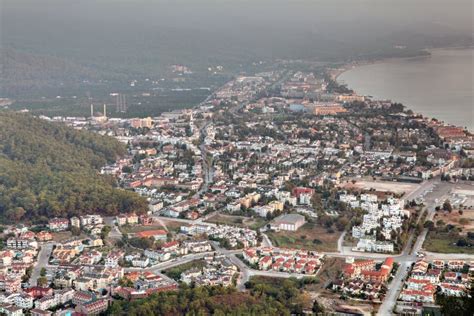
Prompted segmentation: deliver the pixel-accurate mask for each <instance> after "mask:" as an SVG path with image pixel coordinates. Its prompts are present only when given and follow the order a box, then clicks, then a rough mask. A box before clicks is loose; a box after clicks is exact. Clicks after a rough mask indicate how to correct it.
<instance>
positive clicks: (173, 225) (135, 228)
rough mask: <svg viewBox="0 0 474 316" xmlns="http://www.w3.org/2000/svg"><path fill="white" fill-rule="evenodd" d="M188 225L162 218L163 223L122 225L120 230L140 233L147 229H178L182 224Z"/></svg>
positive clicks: (125, 232)
mask: <svg viewBox="0 0 474 316" xmlns="http://www.w3.org/2000/svg"><path fill="white" fill-rule="evenodd" d="M183 225H186V224H183V223H181V222H176V221H172V220H161V223H156V224H154V225H148V226H144V225H131V226H130V225H125V226H122V227H120V231H121V232H122V233H123V234H133V233H139V232H143V231H146V230H155V229H163V230H167V231H178V230H179V229H180V227H181V226H183Z"/></svg>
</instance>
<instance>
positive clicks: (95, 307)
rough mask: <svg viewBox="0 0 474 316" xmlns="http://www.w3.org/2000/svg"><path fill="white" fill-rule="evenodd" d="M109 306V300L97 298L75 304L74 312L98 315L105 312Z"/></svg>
mask: <svg viewBox="0 0 474 316" xmlns="http://www.w3.org/2000/svg"><path fill="white" fill-rule="evenodd" d="M108 307H109V302H108V300H106V299H99V300H95V301H92V302H88V303H83V304H79V305H77V306H76V312H78V313H82V314H84V315H99V314H100V313H102V312H105V311H106V310H107V308H108Z"/></svg>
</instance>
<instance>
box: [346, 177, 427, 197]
mask: <svg viewBox="0 0 474 316" xmlns="http://www.w3.org/2000/svg"><path fill="white" fill-rule="evenodd" d="M354 180H355V181H356V182H355V183H352V182H351V181H349V182H347V183H344V184H341V187H343V188H346V189H351V188H353V189H359V190H361V189H362V190H370V189H375V190H376V191H383V192H393V193H397V194H401V193H405V194H408V193H410V192H412V191H413V190H415V189H416V188H417V187H418V186H419V184H415V183H404V182H394V181H373V180H362V179H354Z"/></svg>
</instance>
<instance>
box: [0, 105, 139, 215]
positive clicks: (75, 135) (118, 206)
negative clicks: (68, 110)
mask: <svg viewBox="0 0 474 316" xmlns="http://www.w3.org/2000/svg"><path fill="white" fill-rule="evenodd" d="M123 154H125V147H124V146H123V144H121V143H119V142H118V141H116V140H115V139H113V138H110V137H104V136H100V135H96V134H93V133H90V132H85V131H77V130H74V129H72V128H69V127H67V126H64V125H61V124H55V123H50V122H47V121H44V120H41V119H38V118H35V117H33V116H31V115H28V114H21V113H13V112H6V111H0V219H1V220H2V221H6V222H16V221H20V220H28V221H32V222H45V221H47V219H48V218H50V217H54V216H73V215H80V214H85V213H96V212H98V213H102V214H111V215H112V214H117V213H119V212H128V211H132V210H133V211H138V212H141V211H144V210H145V209H146V201H145V200H144V199H142V198H141V197H139V196H137V195H136V194H135V193H133V192H128V191H124V190H121V189H117V188H114V185H115V182H114V180H113V179H111V178H108V177H105V176H101V175H99V173H98V171H99V170H98V169H99V168H100V167H102V166H103V165H105V164H106V163H107V162H112V161H114V160H115V159H116V158H117V157H119V156H121V155H123Z"/></svg>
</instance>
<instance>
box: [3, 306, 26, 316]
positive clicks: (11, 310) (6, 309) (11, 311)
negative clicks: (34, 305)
mask: <svg viewBox="0 0 474 316" xmlns="http://www.w3.org/2000/svg"><path fill="white" fill-rule="evenodd" d="M0 313H1V314H3V315H6V316H23V310H22V309H21V308H20V307H17V306H14V305H11V304H6V305H4V304H2V305H0Z"/></svg>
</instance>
